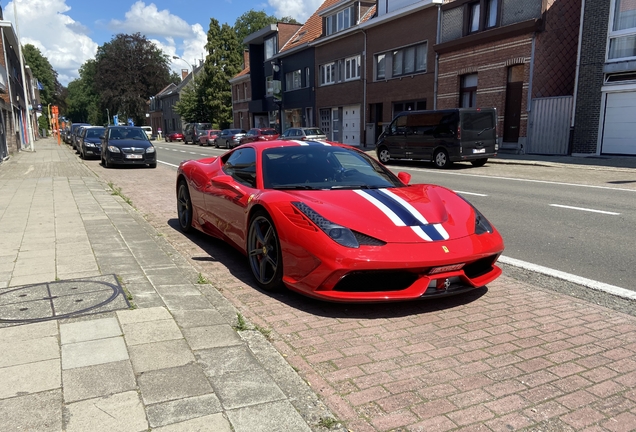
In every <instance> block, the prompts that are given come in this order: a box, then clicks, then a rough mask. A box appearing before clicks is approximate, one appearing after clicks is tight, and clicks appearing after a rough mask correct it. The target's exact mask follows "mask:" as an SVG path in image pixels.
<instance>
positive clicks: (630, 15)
mask: <svg viewBox="0 0 636 432" xmlns="http://www.w3.org/2000/svg"><path fill="white" fill-rule="evenodd" d="M630 57H636V2H634V1H633V0H613V3H612V21H611V29H610V36H609V51H608V59H610V60H613V59H624V58H630Z"/></svg>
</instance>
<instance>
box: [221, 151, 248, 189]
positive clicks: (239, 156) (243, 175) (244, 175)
mask: <svg viewBox="0 0 636 432" xmlns="http://www.w3.org/2000/svg"><path fill="white" fill-rule="evenodd" d="M223 172H225V174H227V175H229V176H232V177H233V178H234V180H236V181H237V182H239V183H241V184H244V185H245V186H248V187H252V188H255V187H256V152H255V150H254V149H253V148H250V147H247V148H243V149H239V150H236V151H235V152H234V153H232V154H231V155H230V157H229V158H228V160H227V161H226V162H225V164H224V165H223Z"/></svg>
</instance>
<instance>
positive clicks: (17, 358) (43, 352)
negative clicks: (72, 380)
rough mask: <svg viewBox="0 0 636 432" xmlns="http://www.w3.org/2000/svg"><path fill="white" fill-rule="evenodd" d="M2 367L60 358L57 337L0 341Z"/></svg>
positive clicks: (0, 365) (0, 363)
mask: <svg viewBox="0 0 636 432" xmlns="http://www.w3.org/2000/svg"><path fill="white" fill-rule="evenodd" d="M0 353H2V356H0V367H7V366H15V365H20V364H25V363H33V362H38V361H42V360H51V359H59V358H60V347H59V345H58V342H57V337H52V336H49V337H44V338H38V339H28V340H19V341H16V340H4V341H2V342H0Z"/></svg>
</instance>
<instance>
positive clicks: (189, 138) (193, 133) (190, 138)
mask: <svg viewBox="0 0 636 432" xmlns="http://www.w3.org/2000/svg"><path fill="white" fill-rule="evenodd" d="M209 129H212V124H211V123H188V124H186V126H185V128H184V129H183V142H184V144H188V143H189V142H191V143H192V144H199V137H200V136H202V135H205V131H206V130H209Z"/></svg>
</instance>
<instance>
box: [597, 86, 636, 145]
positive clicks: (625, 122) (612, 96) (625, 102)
mask: <svg viewBox="0 0 636 432" xmlns="http://www.w3.org/2000/svg"><path fill="white" fill-rule="evenodd" d="M635 112H636V92H634V91H631V92H622V93H607V100H606V101H605V121H604V124H603V142H602V144H601V153H606V154H607V153H613V154H626V155H636V117H635V116H634V113H635Z"/></svg>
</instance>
